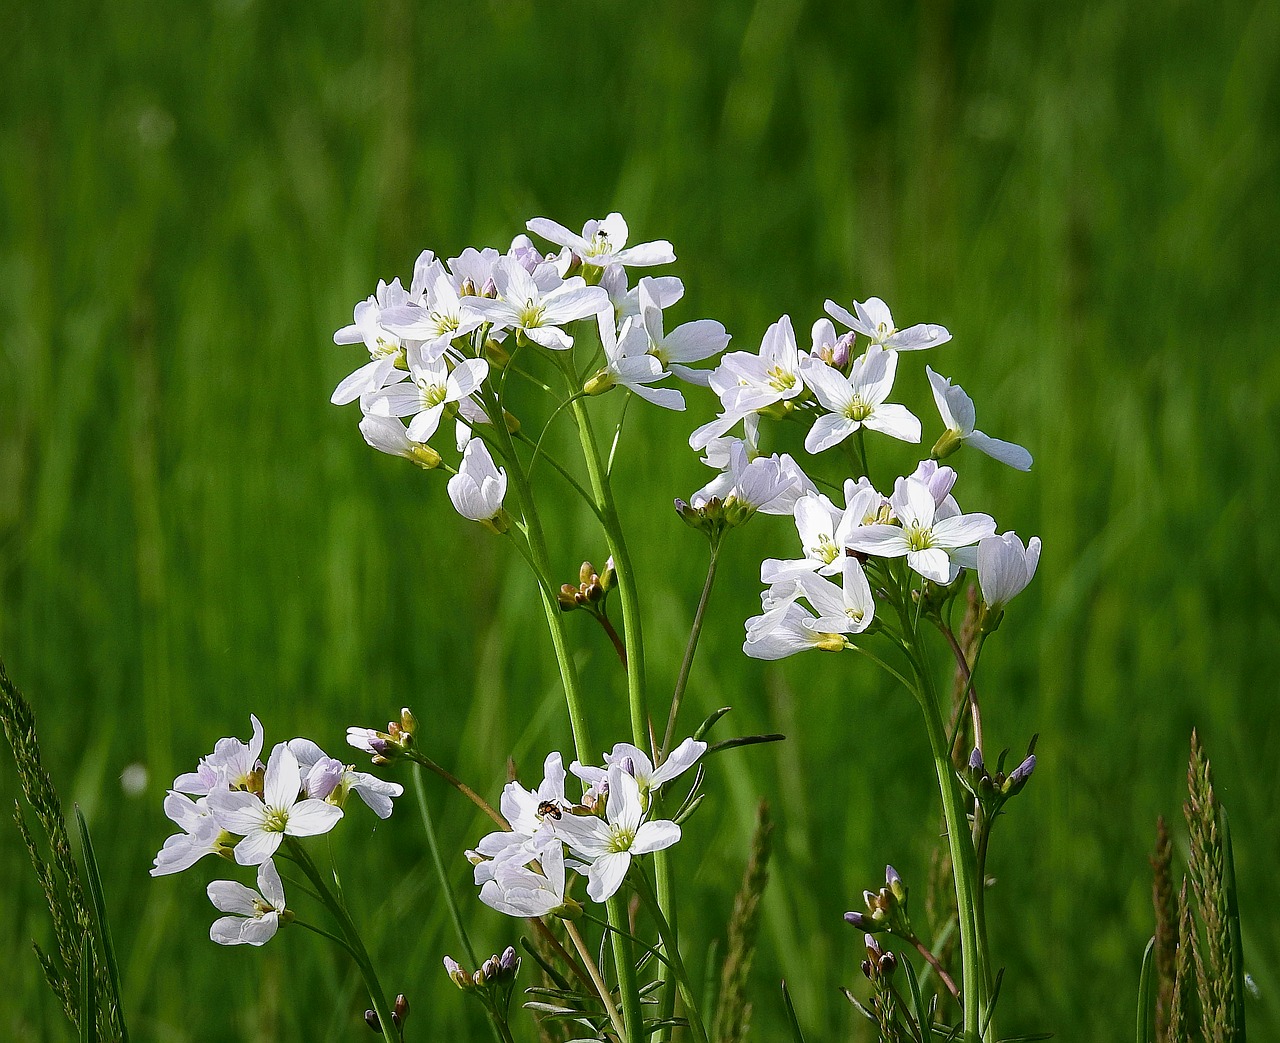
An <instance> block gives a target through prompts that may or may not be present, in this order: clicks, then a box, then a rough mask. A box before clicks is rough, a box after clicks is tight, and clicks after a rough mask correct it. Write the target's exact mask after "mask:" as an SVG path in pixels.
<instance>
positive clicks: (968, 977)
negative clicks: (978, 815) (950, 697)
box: [912, 656, 995, 1043]
mask: <svg viewBox="0 0 1280 1043" xmlns="http://www.w3.org/2000/svg"><path fill="white" fill-rule="evenodd" d="M912 665H913V666H914V667H915V671H916V676H917V678H918V679H919V688H918V689H917V698H918V700H919V702H920V707H921V709H922V710H923V711H924V717H925V727H926V730H927V731H928V733H929V746H930V749H931V750H932V753H933V766H934V770H935V772H936V773H937V776H938V790H939V792H940V794H941V796H942V814H943V818H944V819H945V821H946V824H947V842H948V844H949V845H950V848H951V865H952V871H953V874H954V876H955V887H956V914H957V917H958V919H959V924H960V959H961V963H962V965H963V970H962V980H961V989H962V992H963V995H964V1000H963V1005H964V1040H965V1043H977V1040H978V1036H979V1031H980V1027H981V1018H982V1012H983V1006H984V1003H983V999H982V997H983V994H984V993H985V992H986V989H985V974H984V972H983V970H982V965H981V956H980V954H979V951H978V939H977V932H976V929H975V928H976V919H975V916H974V912H975V884H976V877H977V860H976V856H975V853H974V849H973V836H972V834H971V833H970V832H969V823H968V820H967V818H966V816H965V810H964V796H963V794H962V792H961V790H960V783H959V781H958V780H957V779H956V776H955V770H954V766H953V764H952V761H951V748H950V745H949V744H948V742H947V732H946V727H945V726H944V724H943V723H942V715H941V713H940V711H939V708H938V694H937V689H936V686H935V685H934V683H933V677H932V676H931V675H930V673H929V671H928V669H927V668H926V667H925V666H924V665H923V664H922V663H921V662H920V661H919V660H918V659H917V658H916V657H915V656H913V657H912ZM988 1032H989V1033H990V1028H988ZM986 1038H988V1039H994V1038H995V1037H994V1035H988V1036H987V1037H986Z"/></svg>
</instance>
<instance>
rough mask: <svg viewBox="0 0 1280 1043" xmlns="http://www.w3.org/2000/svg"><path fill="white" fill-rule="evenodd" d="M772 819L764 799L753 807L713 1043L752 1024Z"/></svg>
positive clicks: (725, 1042) (737, 1036)
mask: <svg viewBox="0 0 1280 1043" xmlns="http://www.w3.org/2000/svg"><path fill="white" fill-rule="evenodd" d="M772 838H773V823H772V821H770V819H769V805H768V804H766V803H765V802H764V801H761V802H760V806H759V807H758V808H757V809H756V828H755V832H754V833H753V834H752V837H751V854H750V856H749V857H748V858H747V868H746V870H745V871H744V872H743V874H742V886H741V887H740V888H738V895H737V897H736V898H735V899H734V902H733V916H732V917H731V918H730V920H729V927H728V937H727V944H726V948H725V960H724V967H723V969H722V970H721V973H720V999H719V1002H718V1003H717V1005H716V1013H715V1019H714V1021H713V1022H712V1025H711V1038H712V1040H714V1041H715V1043H740V1041H741V1040H743V1039H745V1038H746V1035H747V1030H748V1029H749V1028H750V1025H751V1004H750V1003H749V1002H748V1000H747V982H748V979H749V978H750V976H751V963H752V960H753V959H754V957H755V953H756V939H757V937H758V935H759V933H760V907H761V899H762V898H763V897H764V889H765V886H766V885H767V884H768V882H769V853H770V850H771V846H772Z"/></svg>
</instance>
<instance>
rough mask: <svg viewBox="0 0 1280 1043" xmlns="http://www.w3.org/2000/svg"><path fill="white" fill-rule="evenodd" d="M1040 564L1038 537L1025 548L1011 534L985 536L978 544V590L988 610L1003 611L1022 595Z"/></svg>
mask: <svg viewBox="0 0 1280 1043" xmlns="http://www.w3.org/2000/svg"><path fill="white" fill-rule="evenodd" d="M1039 564H1040V537H1039V536H1032V537H1031V539H1029V540H1028V541H1027V545H1026V546H1025V547H1024V546H1023V545H1022V541H1021V540H1020V539H1018V537H1017V535H1016V534H1015V533H1012V532H1006V533H1005V534H1004V535H1002V536H988V537H987V538H986V539H984V540H982V541H981V542H980V543H979V544H978V586H980V587H981V588H982V600H983V601H985V602H986V603H987V606H988V607H989V608H991V609H997V610H998V609H1002V608H1004V606H1005V605H1007V604H1008V603H1009V602H1010V601H1012V600H1013V599H1014V598H1015V597H1017V596H1018V595H1019V594H1021V593H1022V591H1023V590H1024V589H1025V588H1026V586H1027V584H1028V583H1030V582H1031V580H1032V578H1033V577H1034V576H1035V574H1036V566H1037V565H1039Z"/></svg>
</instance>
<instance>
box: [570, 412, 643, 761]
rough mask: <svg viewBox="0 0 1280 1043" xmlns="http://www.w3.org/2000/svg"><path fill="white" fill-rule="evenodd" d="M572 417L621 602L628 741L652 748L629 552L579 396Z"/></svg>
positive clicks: (606, 476) (601, 461)
mask: <svg viewBox="0 0 1280 1043" xmlns="http://www.w3.org/2000/svg"><path fill="white" fill-rule="evenodd" d="M573 417H574V419H575V420H576V421H577V424H578V437H579V439H580V440H581V442H582V455H583V456H584V457H585V458H586V462H587V476H588V478H589V479H590V483H591V491H592V493H594V495H595V498H596V504H597V506H598V507H599V508H600V522H601V524H602V525H603V526H604V535H605V540H606V541H607V543H608V545H609V553H610V554H611V555H612V556H613V565H614V568H615V569H617V572H618V596H619V598H620V600H621V601H622V635H623V640H624V641H625V643H626V646H627V703H628V706H629V707H630V711H631V741H632V742H634V743H635V744H636V746H638V747H640V748H641V749H644V748H645V747H646V746H648V747H649V748H650V749H652V748H653V741H652V736H651V735H650V728H649V712H648V709H647V708H646V706H645V672H644V640H643V638H642V637H641V634H640V597H639V592H638V591H637V590H636V576H635V570H634V569H633V568H632V565H631V554H630V552H629V551H628V550H627V543H626V540H625V539H624V538H623V535H622V525H621V523H620V521H619V520H618V508H617V505H616V504H615V503H614V500H613V489H612V487H611V486H610V484H609V476H608V474H607V473H606V472H605V467H604V461H603V460H601V459H600V447H599V446H598V445H596V436H595V432H594V431H593V430H592V427H591V414H590V413H589V412H588V410H587V407H586V403H585V402H584V401H583V400H582V399H576V400H575V401H574V403H573Z"/></svg>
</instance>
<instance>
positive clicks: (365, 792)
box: [289, 739, 404, 818]
mask: <svg viewBox="0 0 1280 1043" xmlns="http://www.w3.org/2000/svg"><path fill="white" fill-rule="evenodd" d="M289 750H290V752H292V753H293V755H294V756H295V757H297V758H298V769H299V771H301V773H302V791H303V793H304V794H306V796H308V797H315V798H316V799H317V800H327V801H328V802H329V803H330V804H336V805H337V806H338V807H342V806H343V805H344V804H345V803H346V800H347V794H349V793H354V794H356V795H357V796H358V797H359V798H360V799H361V800H363V801H364V802H365V803H366V804H368V805H369V807H370V809H371V810H372V811H373V813H374V814H375V815H377V816H378V818H389V817H390V816H391V810H392V803H391V800H392V798H393V797H399V796H402V795H403V794H404V787H403V786H401V785H400V784H399V783H398V782H387V781H385V780H383V779H380V778H378V777H377V776H376V775H370V774H368V773H367V772H363V771H356V770H355V768H354V766H353V765H350V764H343V763H342V761H340V760H338V759H337V758H336V757H330V756H329V755H328V754H326V753H325V752H324V750H322V749H320V747H319V746H317V745H316V744H315V743H314V742H312V741H311V740H310V739H290V740H289Z"/></svg>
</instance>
